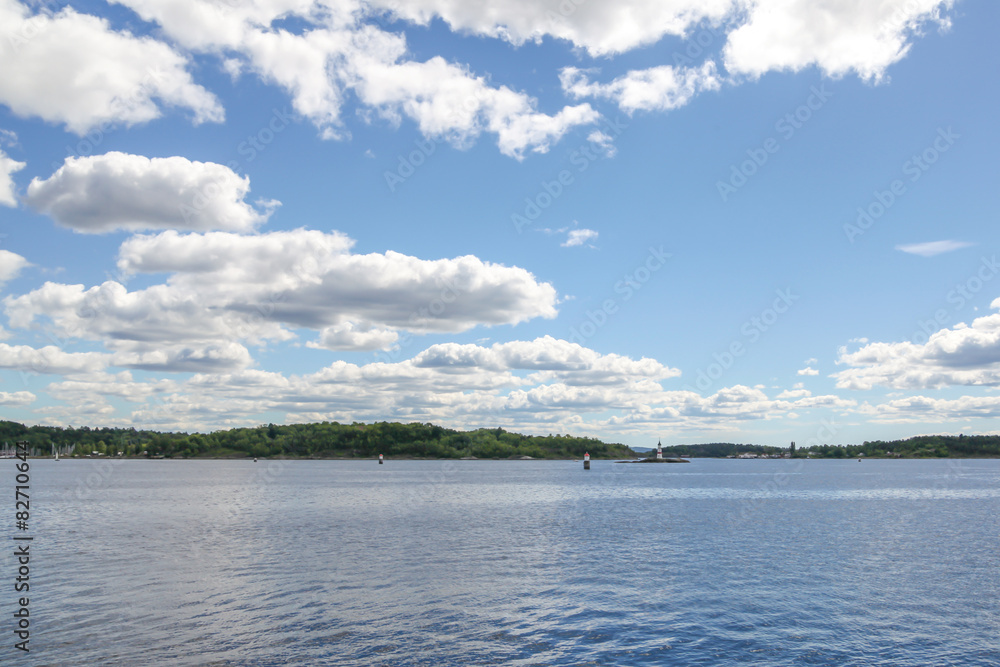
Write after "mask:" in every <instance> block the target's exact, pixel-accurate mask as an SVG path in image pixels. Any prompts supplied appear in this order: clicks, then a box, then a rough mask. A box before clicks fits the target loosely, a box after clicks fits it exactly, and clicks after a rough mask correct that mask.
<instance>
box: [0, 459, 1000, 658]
mask: <svg viewBox="0 0 1000 667" xmlns="http://www.w3.org/2000/svg"><path fill="white" fill-rule="evenodd" d="M3 464H4V465H3V466H2V467H0V470H4V471H5V472H4V473H0V478H2V480H3V481H2V482H0V483H3V484H6V485H9V487H13V485H14V471H13V462H6V461H5V462H3ZM8 468H9V471H7V469H8ZM31 494H32V531H31V533H32V534H33V535H34V536H35V541H34V543H33V545H32V555H33V559H32V563H31V566H32V571H31V577H32V584H31V597H30V600H31V620H32V625H31V631H32V634H31V641H30V646H31V649H32V650H31V653H30V655H29V656H18V655H15V653H16V652H15V651H14V650H13V648H12V647H11V645H12V644H13V641H14V640H13V639H11V637H12V633H11V632H10V630H11V629H12V623H11V621H10V619H11V615H10V612H12V611H13V609H14V606H13V604H14V598H15V595H14V593H13V592H12V591H11V586H9V585H8V584H3V586H2V590H4V591H6V593H4V594H2V595H0V605H3V607H2V611H3V614H2V617H0V618H3V619H7V620H5V621H0V623H2V624H3V626H4V627H2V628H0V631H2V633H3V635H2V636H4V638H5V642H4V645H3V646H2V647H0V663H5V664H6V663H9V664H31V665H105V664H106V665H130V666H131V665H218V666H222V665H248V666H249V665H253V666H264V665H286V664H291V665H338V666H341V665H344V666H353V665H407V666H417V665H427V666H437V665H455V666H463V667H464V666H466V665H665V664H667V665H669V664H677V665H727V664H762V665H763V664H766V665H904V666H905V665H929V664H935V665H996V664H1000V597H998V593H1000V576H998V572H1000V461H997V460H988V461H943V460H934V461H875V460H870V461H864V462H862V463H858V462H857V461H856V460H851V461H730V460H708V459H702V460H698V459H696V460H694V461H693V462H692V463H689V464H676V465H669V464H668V465H635V464H614V463H611V462H605V461H595V462H594V463H593V469H592V470H590V471H589V472H585V471H584V470H583V469H582V463H579V462H570V461H511V462H507V461H503V462H500V461H455V462H440V461H387V463H386V464H385V465H383V466H379V465H377V464H376V463H375V462H373V461H312V462H277V461H270V462H266V461H261V462H259V463H257V464H254V463H251V462H246V461H238V462H236V461H124V462H110V461H103V462H97V461H72V460H68V461H60V462H58V463H56V462H52V461H34V462H32V468H31ZM10 511H11V512H12V511H13V509H12V508H11V509H10ZM8 532H9V533H10V531H8ZM9 551H12V550H10V549H8V550H5V554H4V557H3V558H0V564H2V565H3V572H2V575H0V576H2V577H3V578H4V579H7V580H8V581H12V580H13V577H14V574H13V565H12V559H11V558H10V556H9V553H8V552H9Z"/></svg>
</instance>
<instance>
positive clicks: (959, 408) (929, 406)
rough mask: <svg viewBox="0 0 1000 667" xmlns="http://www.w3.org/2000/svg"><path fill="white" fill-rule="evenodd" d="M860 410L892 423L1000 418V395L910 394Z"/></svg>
mask: <svg viewBox="0 0 1000 667" xmlns="http://www.w3.org/2000/svg"><path fill="white" fill-rule="evenodd" d="M858 412H859V413H861V414H863V415H865V416H866V417H867V418H868V419H870V420H871V421H873V422H882V423H890V424H893V423H895V424H904V423H920V424H934V423H946V422H954V421H959V420H962V421H964V420H968V419H996V418H998V417H1000V396H962V397H960V398H956V399H945V398H930V397H927V396H910V397H907V398H897V399H894V400H891V401H884V402H880V403H879V404H878V405H874V406H873V405H870V404H868V403H865V404H864V405H862V406H861V407H860V408H859V409H858Z"/></svg>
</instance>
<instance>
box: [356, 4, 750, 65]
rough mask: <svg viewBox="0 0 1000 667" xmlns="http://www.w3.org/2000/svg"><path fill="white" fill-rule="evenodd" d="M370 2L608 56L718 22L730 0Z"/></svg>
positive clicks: (509, 37) (410, 15) (399, 12)
mask: <svg viewBox="0 0 1000 667" xmlns="http://www.w3.org/2000/svg"><path fill="white" fill-rule="evenodd" d="M373 4H374V5H375V6H376V7H384V8H386V9H390V10H392V12H393V14H394V15H395V16H397V17H400V18H403V19H407V20H410V21H414V22H417V23H421V24H427V23H430V21H431V20H432V19H433V18H434V17H435V16H439V17H441V18H442V19H443V20H444V21H445V22H447V23H448V24H449V25H450V26H451V27H452V29H453V30H459V31H463V32H466V31H467V32H473V33H476V34H479V35H484V36H489V37H495V38H499V39H504V40H506V41H509V42H511V43H513V44H523V43H524V42H527V41H533V42H540V41H541V40H542V38H543V37H545V36H551V37H555V38H556V39H563V40H567V41H569V42H570V43H572V44H573V45H574V46H578V47H580V48H583V49H586V50H587V51H588V53H589V54H590V55H592V56H602V55H611V54H615V53H623V52H625V51H630V50H632V49H634V48H636V47H639V46H643V45H647V44H652V43H654V42H656V41H658V40H660V39H661V38H662V37H663V36H665V35H678V36H679V35H684V34H687V33H688V32H689V31H690V30H691V28H692V27H693V26H695V25H697V24H699V23H702V22H703V21H706V20H708V21H719V20H721V19H722V18H724V17H725V16H726V15H727V14H728V13H729V12H731V11H732V10H733V9H734V8H735V7H737V3H736V2H735V1H734V0H658V1H651V0H622V1H621V2H616V3H603V2H582V1H580V0H576V1H575V2H565V3H562V4H560V5H552V4H547V3H539V2H533V1H532V0H514V1H513V2H505V3H502V4H498V3H495V2H489V1H488V0H415V1H413V2H405V3H399V2H395V1H394V0H375V1H374V2H373Z"/></svg>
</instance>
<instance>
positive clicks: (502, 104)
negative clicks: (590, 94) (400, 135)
mask: <svg viewBox="0 0 1000 667" xmlns="http://www.w3.org/2000/svg"><path fill="white" fill-rule="evenodd" d="M353 66H354V68H355V72H356V76H357V82H356V84H355V90H356V92H357V94H358V96H359V97H360V98H361V100H362V101H364V102H365V103H366V104H367V105H369V106H371V107H373V108H375V109H376V110H377V111H378V112H379V113H380V114H381V115H382V116H384V117H386V118H389V119H391V120H396V119H398V118H399V117H400V114H405V115H406V116H408V117H409V118H412V119H413V120H414V121H416V123H417V125H418V127H419V128H420V130H421V132H422V133H423V134H424V135H425V136H429V137H435V138H439V137H444V138H447V139H448V140H449V141H451V142H452V143H454V144H456V145H459V146H466V145H469V143H470V142H471V141H472V140H473V139H474V138H475V137H477V136H478V135H479V134H480V133H481V132H483V131H484V130H485V131H489V132H492V133H495V134H496V135H497V143H498V145H499V147H500V152H501V153H503V154H504V155H509V156H512V157H515V158H519V159H520V158H521V157H523V155H524V152H525V151H526V150H531V151H534V152H541V153H544V152H546V151H547V150H548V149H549V146H550V145H551V144H552V143H553V142H555V141H558V140H559V139H560V138H561V137H562V136H563V134H565V133H566V132H567V131H568V130H569V129H571V128H573V127H575V126H577V125H587V124H590V123H594V122H596V121H597V119H598V113H597V112H596V111H595V110H594V109H592V108H591V106H590V105H589V104H580V105H577V106H572V107H565V108H563V109H562V110H561V111H559V112H558V113H556V115H554V116H549V115H546V114H543V113H540V112H538V111H536V110H535V102H534V100H533V99H532V98H529V97H528V96H526V95H524V94H523V93H517V92H515V91H513V90H511V89H510V88H507V87H506V86H501V87H499V88H493V87H490V86H489V85H487V83H486V80H485V79H484V78H482V77H475V76H473V75H472V74H471V73H469V72H467V71H466V70H465V69H464V68H461V67H459V66H457V65H454V64H451V63H448V62H446V61H445V60H444V59H443V58H440V57H434V58H431V59H430V60H428V61H427V62H423V63H418V62H402V63H396V62H391V61H383V60H375V59H372V58H364V59H362V58H358V59H357V61H356V62H354V63H353Z"/></svg>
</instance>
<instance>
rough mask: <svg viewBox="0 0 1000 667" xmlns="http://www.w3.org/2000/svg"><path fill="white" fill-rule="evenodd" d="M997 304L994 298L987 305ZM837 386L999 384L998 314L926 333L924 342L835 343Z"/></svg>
mask: <svg viewBox="0 0 1000 667" xmlns="http://www.w3.org/2000/svg"><path fill="white" fill-rule="evenodd" d="M992 306H993V308H1000V299H997V300H996V301H994V302H993V304H992ZM837 363H838V364H846V365H847V366H849V367H850V368H847V369H846V370H843V371H840V372H839V373H835V374H834V375H833V377H835V378H836V379H837V386H838V387H840V388H845V389H871V388H872V387H874V386H876V385H881V386H884V387H892V388H897V389H915V388H932V387H945V386H951V385H959V386H969V385H985V386H994V385H998V384H1000V314H994V315H989V316H986V317H980V318H977V319H976V320H974V321H973V322H972V325H971V326H969V325H966V324H958V325H956V326H955V327H953V328H951V329H941V330H940V331H936V332H934V333H933V334H931V335H930V337H929V338H928V340H927V342H926V343H923V344H919V343H913V342H901V343H880V342H875V343H869V344H866V345H864V346H863V347H861V348H860V349H858V350H857V351H855V352H848V351H847V349H846V348H841V350H840V356H839V359H838V360H837Z"/></svg>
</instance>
